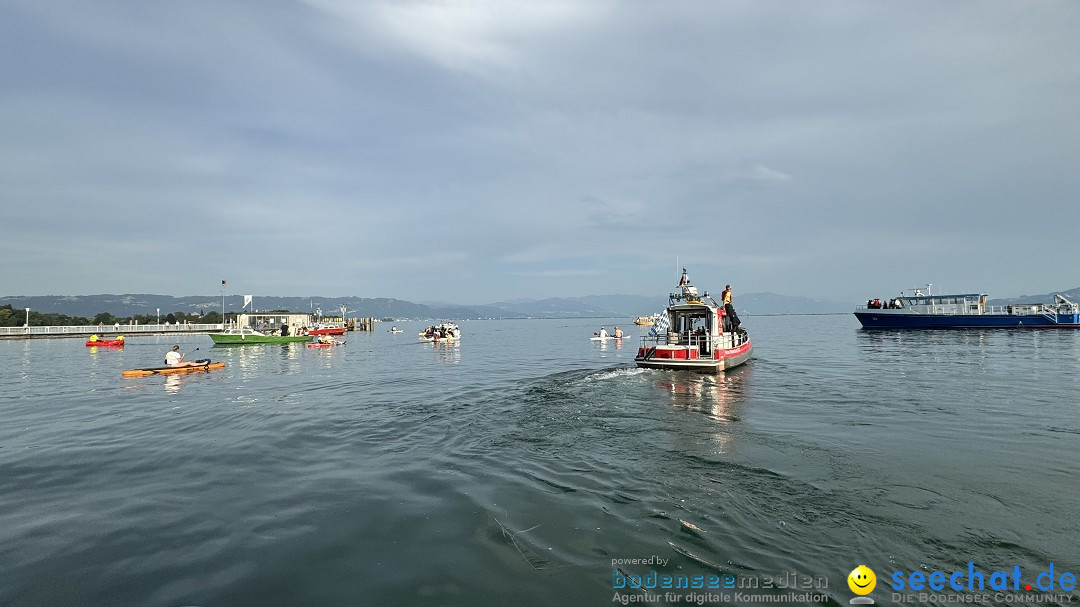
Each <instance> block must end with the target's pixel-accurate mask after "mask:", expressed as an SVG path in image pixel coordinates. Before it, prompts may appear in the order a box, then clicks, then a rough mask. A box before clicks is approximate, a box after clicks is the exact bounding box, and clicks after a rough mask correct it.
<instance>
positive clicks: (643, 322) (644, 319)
mask: <svg viewBox="0 0 1080 607" xmlns="http://www.w3.org/2000/svg"><path fill="white" fill-rule="evenodd" d="M654 323H656V314H652V315H649V316H638V317H637V318H635V319H634V324H635V325H638V326H641V327H651V326H653V324H654Z"/></svg>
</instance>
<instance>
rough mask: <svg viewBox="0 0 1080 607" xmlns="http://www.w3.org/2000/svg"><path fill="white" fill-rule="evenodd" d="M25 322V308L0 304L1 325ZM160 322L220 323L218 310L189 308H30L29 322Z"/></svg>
mask: <svg viewBox="0 0 1080 607" xmlns="http://www.w3.org/2000/svg"><path fill="white" fill-rule="evenodd" d="M225 319H226V320H235V319H236V314H235V313H228V312H226V313H225ZM26 322H27V319H26V310H24V309H18V310H16V309H15V308H13V307H11V305H10V304H9V305H3V306H0V327H21V326H24V325H25V324H26ZM158 322H160V323H161V324H165V323H166V322H167V323H169V324H176V323H181V324H183V323H185V322H186V323H188V324H208V325H210V324H221V312H213V311H210V312H206V313H203V312H201V311H200V312H199V313H198V314H195V313H189V312H170V313H168V314H166V315H163V316H158V315H156V314H135V315H132V316H113V315H112V314H109V313H108V312H102V313H100V314H98V315H96V316H94V317H93V318H87V317H85V316H68V315H67V314H55V313H51V312H36V311H34V310H33V309H31V310H30V326H32V327H63V326H66V327H71V326H85V325H103V326H111V325H115V324H116V323H120V324H122V325H133V324H140V325H154V324H157V323H158Z"/></svg>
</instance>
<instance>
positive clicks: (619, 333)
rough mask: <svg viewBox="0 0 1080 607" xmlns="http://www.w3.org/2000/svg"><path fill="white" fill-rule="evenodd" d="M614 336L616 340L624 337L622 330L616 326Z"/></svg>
mask: <svg viewBox="0 0 1080 607" xmlns="http://www.w3.org/2000/svg"><path fill="white" fill-rule="evenodd" d="M614 335H615V339H622V337H623V332H622V329H620V328H619V327H618V326H616V327H615V334H614Z"/></svg>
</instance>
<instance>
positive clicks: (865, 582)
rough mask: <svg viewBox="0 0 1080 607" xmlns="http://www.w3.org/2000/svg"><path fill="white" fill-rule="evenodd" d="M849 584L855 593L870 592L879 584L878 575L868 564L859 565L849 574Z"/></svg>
mask: <svg viewBox="0 0 1080 607" xmlns="http://www.w3.org/2000/svg"><path fill="white" fill-rule="evenodd" d="M847 585H848V588H851V591H852V592H854V593H855V594H870V593H871V592H873V591H874V586H877V576H876V575H874V572H873V571H871V569H870V568H869V567H867V566H866V565H859V566H858V567H856V568H854V569H852V570H851V573H849V574H848V576H847Z"/></svg>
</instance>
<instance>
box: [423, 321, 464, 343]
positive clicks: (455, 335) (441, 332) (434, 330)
mask: <svg viewBox="0 0 1080 607" xmlns="http://www.w3.org/2000/svg"><path fill="white" fill-rule="evenodd" d="M420 339H421V340H423V341H457V340H459V339H461V329H460V328H458V326H457V325H455V324H454V323H452V322H444V323H440V324H437V325H432V326H430V327H428V328H426V329H424V330H423V331H421V332H420Z"/></svg>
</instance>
